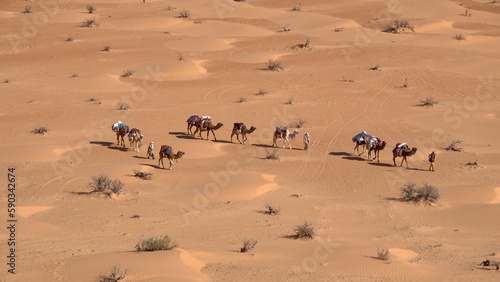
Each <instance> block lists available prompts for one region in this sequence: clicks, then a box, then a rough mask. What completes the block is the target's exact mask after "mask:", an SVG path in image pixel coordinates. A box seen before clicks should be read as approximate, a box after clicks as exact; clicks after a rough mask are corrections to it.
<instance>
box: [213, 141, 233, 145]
mask: <svg viewBox="0 0 500 282" xmlns="http://www.w3.org/2000/svg"><path fill="white" fill-rule="evenodd" d="M212 142H217V143H227V144H233V143H231V141H227V140H217V141H215V140H212Z"/></svg>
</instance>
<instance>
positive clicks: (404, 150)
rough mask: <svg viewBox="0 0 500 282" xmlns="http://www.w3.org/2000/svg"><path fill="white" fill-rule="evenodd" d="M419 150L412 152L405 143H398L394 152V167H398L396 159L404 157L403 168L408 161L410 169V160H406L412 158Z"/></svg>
mask: <svg viewBox="0 0 500 282" xmlns="http://www.w3.org/2000/svg"><path fill="white" fill-rule="evenodd" d="M417 150H418V149H417V148H413V149H411V150H410V148H409V147H408V145H406V144H405V143H398V144H396V147H395V148H394V149H393V150H392V161H393V162H394V166H396V158H397V157H402V158H403V160H402V161H401V165H400V166H403V162H404V161H406V167H407V168H410V166H409V165H408V160H407V159H406V158H408V157H411V156H413V155H415V153H417Z"/></svg>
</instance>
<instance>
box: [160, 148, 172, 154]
mask: <svg viewBox="0 0 500 282" xmlns="http://www.w3.org/2000/svg"><path fill="white" fill-rule="evenodd" d="M170 151H172V147H170V146H167V147H166V148H165V149H163V151H162V153H163V154H165V155H168V154H170Z"/></svg>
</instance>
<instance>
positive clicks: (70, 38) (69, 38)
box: [66, 36, 74, 42]
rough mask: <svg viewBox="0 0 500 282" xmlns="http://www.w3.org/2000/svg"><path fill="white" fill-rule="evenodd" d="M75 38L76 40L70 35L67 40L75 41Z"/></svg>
mask: <svg viewBox="0 0 500 282" xmlns="http://www.w3.org/2000/svg"><path fill="white" fill-rule="evenodd" d="M73 40H74V39H73V37H71V36H69V37H68V38H66V41H68V42H73Z"/></svg>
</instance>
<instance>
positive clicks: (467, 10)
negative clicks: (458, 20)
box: [460, 8, 472, 17]
mask: <svg viewBox="0 0 500 282" xmlns="http://www.w3.org/2000/svg"><path fill="white" fill-rule="evenodd" d="M460 16H464V17H470V16H472V13H471V12H470V9H468V8H466V9H465V11H464V12H463V13H462V14H460Z"/></svg>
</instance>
